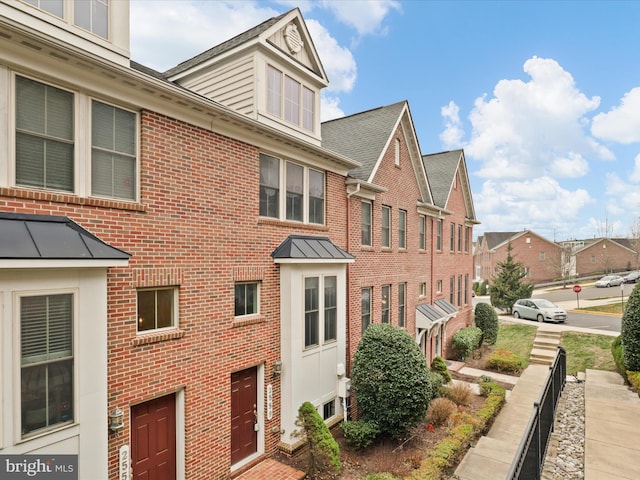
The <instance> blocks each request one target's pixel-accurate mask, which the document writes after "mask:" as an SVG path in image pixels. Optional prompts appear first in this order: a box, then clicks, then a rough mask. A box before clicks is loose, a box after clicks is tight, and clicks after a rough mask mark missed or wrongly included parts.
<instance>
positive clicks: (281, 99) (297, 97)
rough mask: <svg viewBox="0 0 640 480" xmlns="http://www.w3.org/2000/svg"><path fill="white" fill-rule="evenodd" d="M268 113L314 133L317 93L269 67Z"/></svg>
mask: <svg viewBox="0 0 640 480" xmlns="http://www.w3.org/2000/svg"><path fill="white" fill-rule="evenodd" d="M266 93H267V112H268V113H270V114H271V115H273V116H275V117H278V118H281V119H283V120H285V121H287V122H289V123H291V124H293V125H296V126H298V127H301V128H303V129H304V130H308V131H313V128H314V126H315V125H314V120H315V108H316V107H315V103H316V98H315V92H314V90H312V89H311V88H309V87H307V86H305V85H303V84H302V83H301V82H299V81H298V80H296V79H295V78H293V77H291V76H289V75H287V74H285V73H283V72H282V71H280V70H278V69H277V68H275V67H273V66H272V65H267V92H266Z"/></svg>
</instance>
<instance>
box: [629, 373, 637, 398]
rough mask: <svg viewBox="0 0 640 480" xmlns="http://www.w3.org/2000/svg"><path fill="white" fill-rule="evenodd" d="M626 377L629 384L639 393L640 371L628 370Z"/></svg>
mask: <svg viewBox="0 0 640 480" xmlns="http://www.w3.org/2000/svg"><path fill="white" fill-rule="evenodd" d="M627 378H628V379H629V384H630V385H631V386H632V387H633V389H634V390H635V391H636V393H637V394H638V395H640V372H632V371H628V372H627Z"/></svg>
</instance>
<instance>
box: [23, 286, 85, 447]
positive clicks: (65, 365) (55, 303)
mask: <svg viewBox="0 0 640 480" xmlns="http://www.w3.org/2000/svg"><path fill="white" fill-rule="evenodd" d="M74 309H75V307H74V296H73V294H71V293H65V294H57V295H37V296H22V297H20V385H21V388H20V422H21V426H20V428H21V431H22V436H23V437H25V436H29V435H30V434H32V433H36V432H40V431H43V430H47V429H52V428H55V427H58V426H61V425H65V424H69V423H72V422H73V420H74V402H73V398H74V374H73V370H74V348H73V323H74Z"/></svg>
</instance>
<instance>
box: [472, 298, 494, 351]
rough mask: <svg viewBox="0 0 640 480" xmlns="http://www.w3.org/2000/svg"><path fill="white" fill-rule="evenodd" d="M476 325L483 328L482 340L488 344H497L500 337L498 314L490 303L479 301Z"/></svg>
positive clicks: (476, 311) (476, 310)
mask: <svg viewBox="0 0 640 480" xmlns="http://www.w3.org/2000/svg"><path fill="white" fill-rule="evenodd" d="M475 322H476V327H478V328H479V329H480V330H482V341H483V342H484V343H486V344H487V345H495V343H496V340H497V339H498V329H499V327H500V324H499V322H498V314H497V313H496V310H495V308H493V307H492V306H491V305H489V304H488V303H482V302H481V303H478V304H477V305H476V309H475Z"/></svg>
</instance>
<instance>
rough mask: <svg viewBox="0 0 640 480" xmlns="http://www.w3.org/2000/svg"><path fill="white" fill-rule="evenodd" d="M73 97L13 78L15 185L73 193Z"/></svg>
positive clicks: (55, 89) (54, 88)
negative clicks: (14, 102)
mask: <svg viewBox="0 0 640 480" xmlns="http://www.w3.org/2000/svg"><path fill="white" fill-rule="evenodd" d="M74 146H75V144H74V94H73V93H72V92H68V91H66V90H62V89H60V88H56V87H52V86H50V85H46V84H44V83H40V82H36V81H35V80H31V79H29V78H25V77H20V76H17V77H16V163H15V165H16V178H15V181H16V185H19V186H26V187H37V188H45V189H52V190H62V191H65V192H73V191H74V167H75V165H74Z"/></svg>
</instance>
